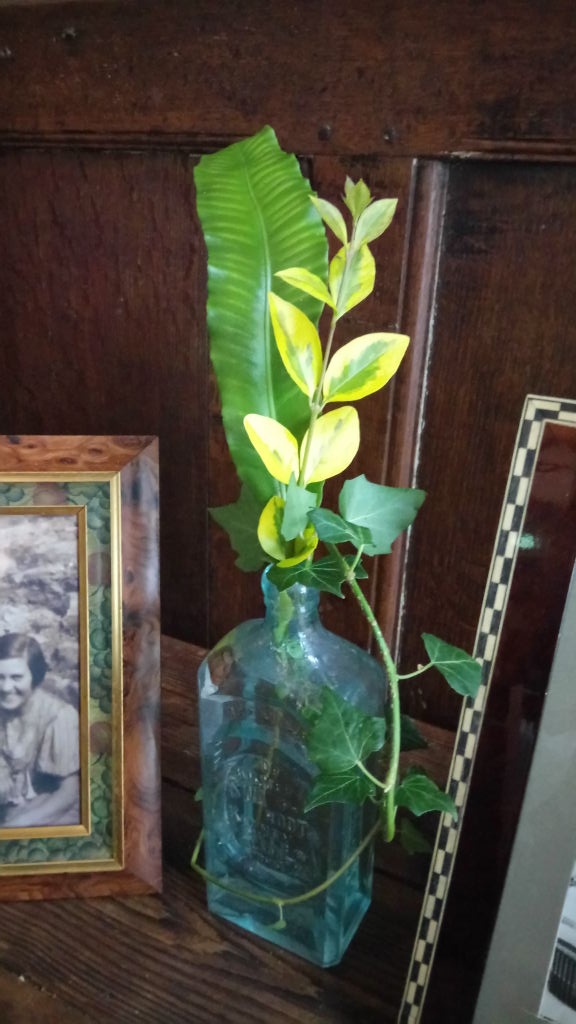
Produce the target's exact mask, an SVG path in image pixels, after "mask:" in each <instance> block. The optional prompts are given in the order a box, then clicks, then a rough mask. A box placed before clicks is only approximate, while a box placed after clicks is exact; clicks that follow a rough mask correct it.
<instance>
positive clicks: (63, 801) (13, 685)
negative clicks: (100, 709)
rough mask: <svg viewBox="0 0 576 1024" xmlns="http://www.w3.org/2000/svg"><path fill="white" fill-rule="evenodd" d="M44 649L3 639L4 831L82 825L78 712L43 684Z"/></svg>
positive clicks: (25, 639)
mask: <svg viewBox="0 0 576 1024" xmlns="http://www.w3.org/2000/svg"><path fill="white" fill-rule="evenodd" d="M47 668H48V666H47V664H46V659H45V657H44V653H43V651H42V648H41V647H40V644H39V643H38V641H37V640H35V639H34V638H33V637H31V636H26V635H25V634H23V633H7V634H5V635H4V636H2V637H0V828H30V827H34V826H43V825H44V826H47V825H73V824H77V823H78V822H79V821H80V808H79V802H80V784H79V768H80V765H79V719H78V712H77V711H76V709H75V708H74V707H72V705H71V704H68V703H66V702H65V701H64V700H62V699H61V698H60V697H57V696H56V695H55V694H52V693H49V692H48V691H47V690H46V689H45V688H44V687H43V685H42V683H43V681H44V677H45V675H46V672H47Z"/></svg>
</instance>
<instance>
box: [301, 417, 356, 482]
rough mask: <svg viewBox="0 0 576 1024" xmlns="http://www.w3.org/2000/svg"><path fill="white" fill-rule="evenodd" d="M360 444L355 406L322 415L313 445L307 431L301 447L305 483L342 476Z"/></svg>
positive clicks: (313, 434)
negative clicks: (340, 474) (339, 474)
mask: <svg viewBox="0 0 576 1024" xmlns="http://www.w3.org/2000/svg"><path fill="white" fill-rule="evenodd" d="M359 445H360V424H359V421H358V413H357V412H356V409H355V408H354V407H353V406H352V405H344V406H342V408H341V409H334V410H333V412H328V413H326V415H325V416H321V417H320V419H318V420H316V423H315V425H314V429H313V431H312V435H311V439H310V443H308V431H306V434H305V435H304V439H303V441H302V444H301V446H300V469H301V473H303V476H304V479H303V483H304V484H305V485H306V484H312V483H317V482H318V481H319V480H328V479H329V478H330V477H331V476H336V475H337V474H338V473H342V472H343V470H345V469H346V468H347V467H348V466H349V465H350V463H351V462H352V459H353V458H354V456H355V455H356V452H357V451H358V447H359Z"/></svg>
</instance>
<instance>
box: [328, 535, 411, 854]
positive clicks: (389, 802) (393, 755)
mask: <svg viewBox="0 0 576 1024" xmlns="http://www.w3.org/2000/svg"><path fill="white" fill-rule="evenodd" d="M327 547H328V548H329V549H330V551H331V552H332V553H333V554H334V555H335V556H336V558H338V560H339V562H340V564H341V566H342V569H343V570H344V571H345V573H346V582H347V583H348V585H349V587H350V589H351V590H352V593H353V594H354V597H355V598H356V600H357V602H358V604H359V605H360V607H361V609H362V611H363V613H364V616H365V618H366V619H367V620H368V622H369V623H370V626H371V627H372V632H373V633H374V636H375V637H376V642H377V644H378V647H379V648H380V651H381V653H382V658H383V660H384V665H385V666H386V671H387V673H388V682H389V684H390V702H391V705H392V743H391V751H390V764H389V766H388V771H387V773H386V779H385V781H384V785H383V787H382V788H384V789H385V790H386V793H387V798H386V820H387V839H388V842H391V841H392V840H393V838H394V833H395V830H396V829H395V817H396V806H395V803H394V791H395V788H396V780H397V778H398V769H399V766H400V693H399V690H398V672H397V670H396V665H395V664H394V659H393V658H392V655H391V653H390V648H389V647H388V644H387V643H386V640H385V639H384V635H383V633H382V630H381V629H380V626H379V625H378V622H377V620H376V616H375V615H374V612H373V611H372V609H371V607H370V605H369V604H368V601H367V600H366V598H365V597H364V594H363V593H362V591H361V589H360V587H359V586H358V581H357V579H356V577H355V576H354V573H353V572H352V570H351V569H350V567H349V565H348V563H347V562H346V559H345V558H343V557H342V555H341V554H340V552H339V550H338V548H337V547H336V546H335V545H334V544H328V545H327Z"/></svg>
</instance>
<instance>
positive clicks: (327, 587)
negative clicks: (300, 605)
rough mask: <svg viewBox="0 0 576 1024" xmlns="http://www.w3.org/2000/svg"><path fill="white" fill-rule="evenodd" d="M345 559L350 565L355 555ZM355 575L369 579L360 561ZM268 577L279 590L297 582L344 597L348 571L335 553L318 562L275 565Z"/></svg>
mask: <svg viewBox="0 0 576 1024" xmlns="http://www.w3.org/2000/svg"><path fill="white" fill-rule="evenodd" d="M345 561H346V562H347V564H348V565H350V564H351V562H352V561H353V556H352V555H348V556H346V558H345ZM354 575H355V576H356V579H359V580H365V579H368V573H367V572H366V570H365V569H364V567H363V566H362V565H360V563H359V564H358V565H357V566H356V568H355V570H354ZM268 579H269V580H270V582H271V583H273V584H274V586H275V587H277V588H278V590H287V589H288V587H292V586H294V584H295V583H300V584H301V585H302V586H303V587H314V589H315V590H322V591H326V593H328V594H334V595H335V597H344V595H343V593H342V584H343V583H344V580H345V579H346V573H345V571H344V569H343V567H342V566H341V565H340V561H339V559H337V558H336V557H335V556H334V555H327V556H326V558H319V559H318V561H317V562H311V563H308V562H300V563H299V564H298V565H291V566H289V567H288V568H284V567H282V566H279V565H274V566H272V568H271V569H270V570H269V572H268Z"/></svg>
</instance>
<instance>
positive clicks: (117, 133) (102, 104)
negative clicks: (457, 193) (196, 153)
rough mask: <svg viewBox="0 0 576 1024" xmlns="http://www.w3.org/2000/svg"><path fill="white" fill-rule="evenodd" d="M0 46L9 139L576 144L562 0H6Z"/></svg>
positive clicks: (353, 149)
mask: <svg viewBox="0 0 576 1024" xmlns="http://www.w3.org/2000/svg"><path fill="white" fill-rule="evenodd" d="M0 46H1V52H2V58H1V59H2V62H3V69H2V75H1V77H0V111H1V112H2V113H1V114H0V131H2V133H3V134H4V135H5V137H6V138H8V139H14V140H16V139H18V140H20V141H28V142H30V140H31V139H34V137H35V136H36V135H37V134H38V132H42V133H43V134H44V135H45V136H47V137H50V136H51V137H52V138H54V139H57V140H60V141H63V142H64V143H66V144H69V143H70V141H74V140H81V141H82V142H83V143H85V144H86V143H87V144H92V145H101V144H102V142H103V141H106V143H107V144H111V143H112V144H113V143H114V142H115V141H116V142H120V143H121V144H122V143H123V144H126V142H127V140H128V139H130V138H131V137H132V138H134V137H135V136H138V135H139V136H140V137H141V138H144V139H145V140H146V142H147V143H149V142H150V141H151V137H152V138H153V139H155V140H156V141H157V143H159V144H160V145H165V144H166V142H170V143H171V144H174V143H176V144H180V145H182V144H187V145H192V146H193V147H194V148H196V147H197V146H198V143H199V142H200V143H201V144H202V146H204V147H210V148H212V147H216V146H217V145H220V144H222V143H223V142H227V141H231V140H232V139H234V138H238V137H240V136H243V135H247V134H251V133H252V132H254V131H256V130H257V129H258V128H260V127H261V126H262V125H263V124H265V123H271V124H275V125H277V126H278V127H279V128H280V129H281V135H282V141H283V142H284V143H288V144H289V145H290V146H291V147H292V148H295V149H296V150H298V151H299V152H301V153H336V154H338V153H345V154H346V153H349V154H360V153H380V154H384V153H386V152H387V153H389V154H390V155H399V154H403V155H406V154H408V155H420V156H421V155H443V154H446V153H453V152H455V151H461V152H462V151H463V152H465V153H466V154H469V153H470V152H471V151H472V152H477V151H480V152H491V151H494V150H497V151H500V152H506V151H507V149H512V150H513V151H520V152H521V153H524V154H528V155H529V154H537V155H539V156H542V155H543V156H547V155H553V156H558V155H562V154H566V153H568V154H572V155H573V154H574V153H575V151H576V146H575V144H576V119H575V113H574V104H573V95H574V86H575V79H576V57H575V54H576V23H575V21H574V18H573V12H572V8H571V5H570V4H567V3H566V2H565V0H547V2H544V0H535V2H532V3H530V4H529V5H527V4H526V3H524V2H523V0H507V2H506V3H501V2H499V0H485V2H483V3H475V2H473V0H465V2H458V0H438V2H436V3H425V2H420V3H409V4H407V3H404V2H402V0H391V2H389V3H387V4H385V5H382V4H379V3H368V4H364V5H363V6H360V7H359V6H358V5H354V4H350V3H349V2H347V0H334V2H332V3H331V4H320V3H309V2H306V0H293V2H292V3H290V4H282V5H276V6H275V8H274V10H273V12H272V11H271V8H270V5H269V3H267V2H266V0H252V2H251V3H249V4H237V3H236V2H235V0H222V2H221V3H219V4H217V5H214V4H213V3H211V2H210V0H196V2H195V3H194V4H190V3H189V2H187V0H164V2H163V3H162V17H161V18H159V17H158V6H157V4H156V3H154V2H153V0H139V2H138V3H133V2H131V0H116V2H108V3H92V2H78V3H74V4H70V3H68V4H63V5H62V6H58V5H47V6H42V5H39V6H37V7H7V8H6V9H4V10H0ZM47 97H50V100H49V102H46V98H47Z"/></svg>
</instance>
